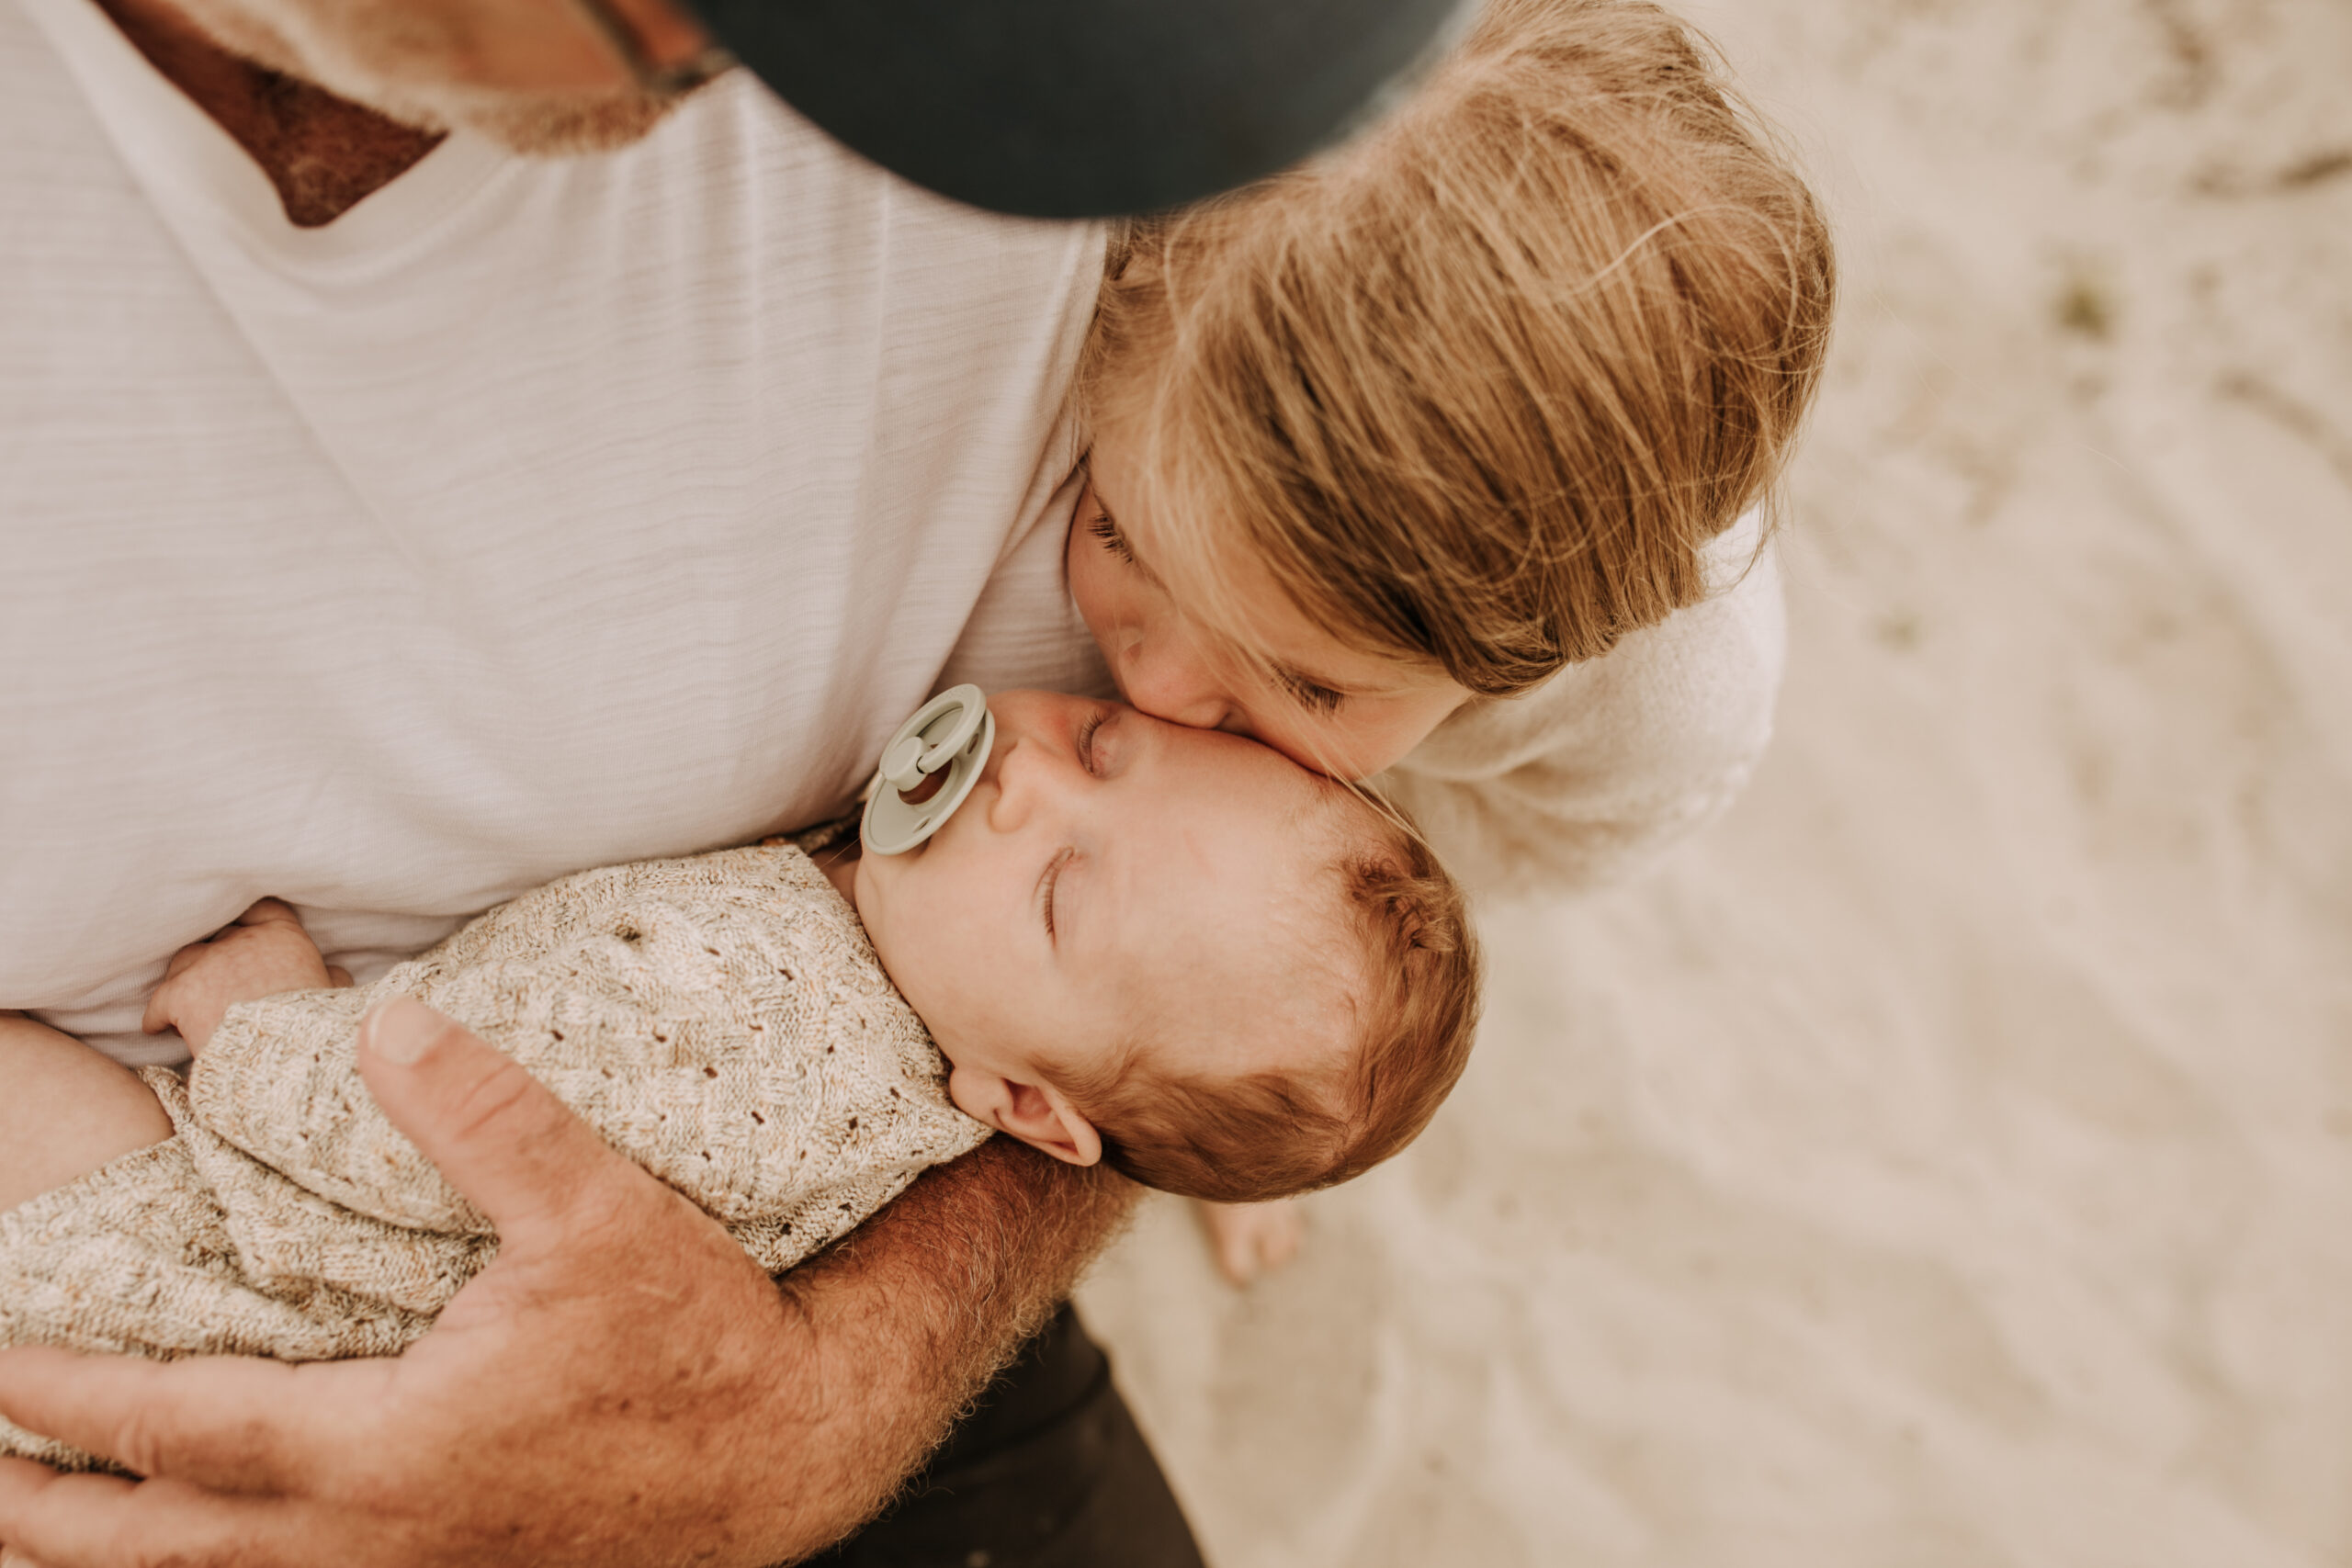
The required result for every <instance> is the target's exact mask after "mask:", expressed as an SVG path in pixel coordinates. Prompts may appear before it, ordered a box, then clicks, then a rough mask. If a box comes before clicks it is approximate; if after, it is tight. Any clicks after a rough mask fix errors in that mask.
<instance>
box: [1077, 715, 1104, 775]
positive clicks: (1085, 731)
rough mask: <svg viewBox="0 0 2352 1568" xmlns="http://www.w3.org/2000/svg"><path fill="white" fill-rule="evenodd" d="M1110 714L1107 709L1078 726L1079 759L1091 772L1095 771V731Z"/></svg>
mask: <svg viewBox="0 0 2352 1568" xmlns="http://www.w3.org/2000/svg"><path fill="white" fill-rule="evenodd" d="M1110 716H1111V715H1110V713H1109V711H1108V710H1107V709H1106V710H1104V711H1103V712H1100V713H1097V714H1095V715H1094V716H1093V717H1091V718H1090V719H1088V720H1087V721H1086V722H1085V723H1084V724H1081V725H1080V726H1079V727H1078V760H1079V761H1080V762H1082V763H1084V764H1085V765H1086V771H1087V772H1088V773H1092V772H1093V771H1094V732H1095V731H1096V730H1098V729H1100V728H1103V720H1104V719H1106V718H1108V717H1110Z"/></svg>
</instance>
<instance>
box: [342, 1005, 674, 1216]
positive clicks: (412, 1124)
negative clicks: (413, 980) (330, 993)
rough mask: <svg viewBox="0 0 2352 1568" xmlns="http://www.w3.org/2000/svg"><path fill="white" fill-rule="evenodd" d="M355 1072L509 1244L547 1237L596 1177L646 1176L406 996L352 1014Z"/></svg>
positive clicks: (593, 1187) (541, 1091) (596, 1185)
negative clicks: (355, 1020) (359, 1015)
mask: <svg viewBox="0 0 2352 1568" xmlns="http://www.w3.org/2000/svg"><path fill="white" fill-rule="evenodd" d="M359 1076H360V1077H362V1078H364V1079H365V1080H366V1081H367V1084H368V1092H369V1093H371V1094H373V1095H374V1096H375V1097H376V1103H377V1104H378V1105H379V1106H381V1107H383V1111H384V1114H385V1116H386V1117H388V1118H389V1119H390V1121H391V1123H392V1125H393V1126H395V1127H398V1128H399V1129H400V1130H401V1132H402V1133H403V1134H407V1136H408V1139H409V1141H410V1142H411V1143H413V1144H414V1145H416V1146H417V1148H418V1149H419V1150H420V1151H421V1152H423V1154H424V1157H425V1158H427V1159H429V1160H431V1161H432V1162H433V1163H434V1164H435V1166H437V1167H439V1168H440V1170H441V1174H442V1175H443V1176H445V1177H447V1179H448V1180H449V1184H450V1185H451V1186H452V1187H455V1188H456V1189H457V1190H458V1191H460V1192H462V1193H464V1194H465V1195H466V1196H467V1198H469V1199H470V1200H471V1201H472V1202H473V1204H474V1206H475V1207H477V1208H479V1209H480V1210H481V1212H482V1213H485V1214H487V1215H489V1216H490V1221H491V1224H494V1225H496V1226H497V1227H498V1233H499V1235H500V1236H501V1237H502V1238H503V1240H504V1241H505V1243H506V1245H507V1246H508V1247H525V1246H528V1245H530V1244H531V1243H533V1242H534V1241H537V1240H540V1239H543V1238H544V1239H547V1240H549V1241H553V1240H555V1239H556V1238H558V1237H559V1236H560V1235H561V1234H562V1232H563V1231H564V1229H565V1221H566V1220H567V1218H569V1217H570V1216H571V1214H572V1213H574V1212H575V1211H576V1210H577V1209H578V1208H579V1207H580V1206H581V1204H582V1201H583V1200H586V1199H589V1198H591V1197H592V1196H594V1193H595V1192H596V1191H598V1190H601V1189H602V1187H603V1186H604V1185H605V1184H607V1183H610V1182H612V1181H614V1180H616V1179H617V1180H620V1181H622V1182H624V1183H625V1182H627V1181H628V1180H629V1179H631V1178H635V1179H638V1180H644V1181H650V1180H651V1178H650V1177H647V1176H646V1175H645V1174H644V1173H643V1172H642V1171H639V1169H638V1168H636V1167H635V1166H633V1165H631V1164H629V1162H628V1161H627V1160H625V1159H623V1158H622V1157H621V1156H619V1155H617V1154H616V1153H614V1152H613V1150H612V1149H610V1148H609V1147H607V1146H606V1145H605V1142H604V1140H603V1139H601V1138H599V1137H598V1136H597V1135H596V1134H595V1132H594V1129H593V1128H591V1127H590V1126H589V1125H588V1123H586V1122H582V1120H580V1118H579V1117H577V1116H575V1115H573V1114H572V1113H571V1110H570V1108H568V1107H567V1106H565V1104H564V1103H563V1102H562V1101H561V1100H558V1099H557V1098H556V1097H555V1096H554V1095H553V1094H551V1093H549V1092H548V1089H547V1087H546V1086H545V1085H544V1084H542V1083H540V1082H539V1081H538V1080H537V1078H535V1077H532V1076H531V1075H530V1074H529V1073H526V1072H525V1071H524V1070H523V1069H522V1068H521V1067H520V1066H516V1065H515V1060H514V1058H512V1057H510V1056H508V1055H505V1054H503V1052H500V1051H498V1050H495V1049H493V1048H492V1047H491V1046H489V1045H486V1044H484V1043H482V1042H481V1039H480V1038H479V1037H478V1036H476V1035H475V1034H474V1033H473V1032H471V1031H469V1030H468V1029H466V1028H464V1027H463V1026H462V1025H460V1024H459V1023H458V1022H457V1021H455V1020H453V1019H451V1018H449V1017H448V1016H447V1014H444V1013H440V1012H436V1011H435V1010H433V1009H432V1008H429V1007H427V1006H425V1005H424V1003H423V1002H420V1001H417V1000H416V999H414V998H411V997H395V998H392V999H391V1000H390V1001H388V1002H386V1003H384V1004H383V1005H382V1006H381V1007H379V1008H377V1009H376V1010H374V1011H373V1012H370V1013H369V1014H368V1016H367V1017H366V1018H365V1019H363V1020H361V1021H360V1024H359Z"/></svg>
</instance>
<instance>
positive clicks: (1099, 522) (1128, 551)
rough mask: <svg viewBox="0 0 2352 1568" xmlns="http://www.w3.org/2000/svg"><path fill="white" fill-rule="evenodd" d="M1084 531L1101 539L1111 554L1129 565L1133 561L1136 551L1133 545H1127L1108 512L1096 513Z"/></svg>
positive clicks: (1124, 537)
mask: <svg viewBox="0 0 2352 1568" xmlns="http://www.w3.org/2000/svg"><path fill="white" fill-rule="evenodd" d="M1086 531H1087V532H1088V533H1090V534H1091V535H1093V536H1095V537H1096V538H1098V539H1100V540H1102V541H1103V544H1104V545H1105V546H1106V547H1108V548H1109V549H1110V551H1111V553H1112V554H1113V555H1114V556H1116V557H1118V558H1120V559H1121V560H1123V561H1126V562H1127V563H1129V564H1130V565H1132V564H1133V563H1134V561H1135V558H1136V552H1135V550H1134V548H1133V547H1131V546H1130V545H1128V543H1127V536H1125V534H1122V533H1120V532H1119V525H1117V524H1116V523H1114V522H1112V521H1111V514H1110V513H1107V512H1098V513H1095V514H1094V521H1093V522H1091V523H1089V524H1088V525H1086Z"/></svg>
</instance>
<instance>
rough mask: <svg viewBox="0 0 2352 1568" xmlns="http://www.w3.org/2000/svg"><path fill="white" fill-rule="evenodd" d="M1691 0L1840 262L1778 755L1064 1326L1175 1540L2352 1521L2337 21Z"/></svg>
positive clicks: (1731, 1555)
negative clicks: (1308, 1178) (1282, 1194)
mask: <svg viewBox="0 0 2352 1568" xmlns="http://www.w3.org/2000/svg"><path fill="white" fill-rule="evenodd" d="M1698 14H1699V15H1700V16H1701V17H1702V20H1703V22H1704V23H1705V25H1707V26H1709V27H1710V28H1712V29H1713V30H1714V32H1715V33H1716V35H1717V37H1718V38H1720V39H1722V41H1723V42H1724V46H1725V48H1726V50H1727V51H1728V52H1729V54H1730V55H1731V57H1732V59H1733V61H1734V62H1735V63H1736V66H1737V67H1738V69H1739V70H1740V72H1741V73H1742V76H1743V78H1744V80H1745V81H1746V82H1747V85H1748V87H1749V89H1750V91H1751V92H1752V93H1753V95H1754V96H1755V97H1756V98H1757V99H1758V101H1759V103H1761V104H1762V105H1763V106H1764V107H1766V108H1767V110H1768V111H1769V112H1770V114H1771V115H1772V116H1774V117H1775V118H1778V119H1780V120H1781V122H1782V123H1783V124H1785V125H1786V126H1787V127H1788V128H1789V130H1790V132H1791V135H1792V139H1793V141H1794V142H1795V144H1796V145H1797V146H1798V148H1799V149H1800V150H1801V154H1802V156H1803V157H1804V159H1805V161H1806V162H1807V164H1808V165H1809V166H1810V167H1811V168H1812V169H1813V170H1814V171H1815V174H1816V175H1817V176H1818V180H1819V184H1820V186H1821V187H1822V188H1823V190H1824V191H1825V192H1826V195H1827V197H1828V198H1829V200H1830V202H1831V205H1832V207H1833V209H1834V210H1835V212H1836V214H1837V217H1838V224H1839V229H1840V233H1841V235H1842V240H1843V254H1844V259H1845V264H1846V268H1847V274H1846V276H1847V279H1848V283H1847V292H1846V303H1845V308H1844V311H1843V315H1842V318H1841V322H1840V327H1839V338H1838V348H1837V353H1836V356H1835V362H1834V365H1833V367H1832V370H1831V373H1830V376H1829V379H1828V384H1827V386H1826V391H1825V393H1824V397H1823V400H1822V404H1821V408H1820V412H1819V415H1818V420H1817V423H1816V424H1815V427H1814V430H1813V432H1812V434H1811V436H1810V439H1809V442H1808V445H1807V446H1806V448H1805V451H1804V456H1803V457H1802V459H1801V461H1800V462H1799V464H1798V466H1797V468H1796V469H1795V472H1794V474H1793V477H1792V487H1791V499H1792V513H1791V532H1790V534H1789V536H1788V537H1789V555H1788V563H1789V567H1790V575H1791V579H1792V590H1791V610H1792V622H1793V630H1792V638H1793V645H1792V658H1791V666H1790V675H1789V683H1788V688H1787V692H1786V695H1785V698H1784V701H1783V705H1782V710H1781V736H1780V739H1779V742H1778V744H1777V747H1776V750H1774V752H1773V754H1772V757H1771V759H1770V761H1769V763H1768V764H1767V766H1766V767H1765V768H1764V769H1763V771H1762V773H1760V775H1759V777H1758V780H1757V783H1756V784H1755V786H1754V788H1753V790H1752V791H1751V792H1750V794H1749V795H1747V798H1746V799H1745V800H1744V801H1742V802H1741V803H1740V804H1739V805H1738V806H1737V807H1736V808H1735V809H1734V811H1733V812H1732V814H1731V815H1730V816H1729V817H1728V818H1725V819H1724V820H1723V821H1722V822H1720V823H1719V824H1717V825H1715V826H1714V827H1713V828H1712V829H1709V830H1708V831H1706V832H1705V833H1704V834H1702V836H1701V837H1699V838H1698V839H1696V840H1693V841H1692V842H1691V843H1690V844H1689V845H1687V846H1686V847H1685V848H1683V849H1682V850H1680V851H1679V852H1677V853H1676V855H1675V856H1674V857H1673V858H1672V859H1671V860H1670V861H1669V862H1668V863H1667V864H1666V865H1665V866H1664V867H1662V868H1661V869H1660V870H1659V871H1658V872H1657V874H1655V875H1653V876H1652V877H1651V878H1649V879H1648V880H1646V881H1645V882H1643V883H1641V884H1639V885H1637V886H1632V887H1629V888H1626V889H1623V890H1619V891H1616V892H1613V893H1610V894H1607V895H1603V896H1599V897H1589V898H1586V899H1583V900H1580V901H1557V902H1541V903H1530V904H1524V905H1513V906H1506V907H1497V908H1490V909H1488V910H1487V919H1486V926H1487V932H1488V935H1489V940H1490V942H1491V944H1492V949H1493V953H1494V956H1495V965H1494V979H1493V985H1492V987H1491V992H1490V1018H1489V1021H1488V1023H1487V1028H1486V1030H1485V1032H1484V1034H1483V1036H1482V1039H1481V1043H1480V1046H1479V1052H1478V1056H1477V1059H1476V1063H1475V1065H1474V1066H1473V1067H1472V1068H1471V1071H1470V1073H1469V1075H1468V1077H1467V1078H1466V1080H1465V1081H1464V1084H1463V1086H1462V1089H1461V1090H1460V1092H1459V1093H1458V1094H1457V1095H1456V1096H1455V1097H1454V1100H1453V1102H1452V1103H1451V1104H1450V1105H1449V1106H1448V1107H1447V1109H1446V1110H1445V1111H1444V1112H1443V1113H1442V1117H1441V1119H1440V1120H1439V1122H1438V1123H1437V1124H1436V1125H1435V1126H1434V1127H1433V1128H1432V1129H1431V1131H1430V1134H1428V1136H1427V1137H1426V1138H1424V1139H1423V1140H1422V1142H1421V1143H1420V1144H1419V1145H1418V1146H1416V1147H1415V1148H1414V1149H1412V1150H1411V1151H1409V1152H1408V1154H1407V1155H1406V1156H1404V1157H1402V1158H1400V1159H1398V1160H1397V1161H1396V1162H1395V1163H1394V1164H1393V1165H1391V1166H1389V1167H1387V1168H1384V1169H1382V1170H1380V1171H1378V1172H1375V1173H1374V1175H1373V1176H1371V1177H1369V1178H1367V1179H1364V1180H1363V1181H1361V1182H1359V1183H1357V1184H1356V1185H1354V1186H1353V1187H1351V1188H1349V1189H1345V1190H1340V1191H1338V1192H1335V1193H1330V1194H1327V1195H1325V1196H1323V1197H1321V1198H1319V1199H1317V1200H1314V1201H1311V1203H1310V1214H1311V1222H1312V1224H1313V1227H1314V1228H1313V1231H1312V1234H1311V1235H1310V1239H1309V1244H1308V1248H1307V1251H1306V1255H1305V1256H1304V1257H1303V1258H1302V1259H1301V1260H1300V1261H1299V1262H1298V1263H1297V1264H1296V1265H1295V1266H1294V1267H1293V1268H1292V1269H1289V1270H1288V1271H1286V1272H1284V1273H1283V1274H1281V1275H1279V1276H1277V1277H1275V1278H1274V1279H1272V1280H1268V1281H1266V1282H1263V1283H1261V1285H1259V1286H1258V1287H1256V1288H1255V1289H1253V1290H1252V1291H1250V1292H1247V1293H1241V1292H1234V1291H1231V1290H1229V1289H1228V1288H1227V1287H1225V1286H1224V1285H1222V1284H1220V1283H1218V1282H1216V1280H1215V1279H1214V1277H1213V1275H1212V1274H1211V1271H1210V1269H1209V1267H1208V1264H1207V1261H1206V1257H1205V1254H1204V1251H1203V1249H1202V1247H1201V1246H1200V1243H1199V1241H1198V1239H1197V1237H1196V1235H1194V1233H1193V1229H1192V1226H1191V1222H1190V1220H1189V1218H1188V1216H1187V1215H1186V1214H1185V1213H1184V1212H1183V1210H1182V1206H1181V1205H1178V1204H1174V1203H1172V1202H1163V1203H1156V1204H1154V1205H1153V1206H1151V1207H1150V1208H1149V1209H1148V1211H1147V1212H1146V1213H1145V1215H1144V1217H1143V1219H1142V1220H1141V1222H1140V1223H1139V1224H1138V1226H1137V1229H1136V1233H1135V1235H1133V1236H1132V1237H1130V1238H1129V1240H1128V1241H1127V1242H1126V1243H1125V1244H1123V1245H1122V1247H1120V1248H1119V1249H1118V1250H1117V1251H1116V1252H1115V1253H1114V1255H1113V1256H1112V1257H1111V1258H1109V1259H1107V1260H1106V1262H1105V1263H1104V1265H1103V1267H1102V1268H1101V1269H1100V1270H1099V1271H1098V1273H1097V1275H1096V1277H1095V1278H1094V1280H1092V1281H1091V1284H1090V1285H1089V1287H1088V1288H1087V1290H1086V1291H1085V1292H1084V1293H1083V1295H1082V1298H1081V1300H1082V1303H1083V1304H1084V1307H1085V1310H1086V1311H1087V1313H1088V1314H1089V1316H1090V1318H1091V1321H1092V1322H1093V1323H1094V1324H1095V1325H1096V1326H1097V1327H1098V1329H1099V1330H1101V1331H1102V1332H1103V1334H1104V1336H1105V1337H1107V1339H1108V1340H1109V1341H1110V1342H1111V1344H1112V1345H1113V1347H1114V1351H1115V1353H1116V1355H1117V1358H1118V1364H1119V1367H1120V1371H1121V1375H1122V1378H1123V1380H1124V1382H1125V1384H1126V1386H1127V1388H1128V1389H1129V1391H1130V1393H1131V1395H1132V1398H1133V1401H1134V1404H1135V1405H1136V1409H1137V1412H1138V1414H1139V1416H1140V1417H1141V1419H1142V1420H1143V1422H1144V1423H1145V1425H1146V1427H1147V1429H1148V1432H1149V1434H1150V1435H1151V1437H1152V1438H1153V1439H1154V1441H1155V1442H1156V1443H1157V1444H1158V1446H1159V1449H1160V1450H1161V1452H1162V1454H1163V1456H1164V1457H1165V1459H1166V1461H1167V1464H1168V1467H1169V1470H1170V1474H1171V1477H1172V1479H1173V1480H1174V1482H1175V1483H1176V1485H1177V1487H1178V1489H1179V1491H1180V1493H1181V1494H1182V1496H1183V1498H1184V1499H1185V1501H1186V1503H1187V1505H1188V1506H1189V1507H1190V1509H1191V1510H1192V1512H1193V1517H1194V1518H1195V1520H1196V1521H1197V1524H1198V1527H1199V1529H1200V1533H1201V1536H1202V1538H1203V1540H1204V1546H1205V1547H1206V1549H1207V1550H1208V1551H1209V1554H1210V1556H1211V1559H1212V1561H1213V1562H1215V1563H1216V1564H1217V1565H1218V1568H1310V1565H1313V1568H1320V1565H1326V1564H1329V1565H1339V1564H1346V1565H1348V1568H1388V1565H1405V1564H1413V1565H1421V1564H1432V1565H1450V1564H1456V1563H1460V1564H1475V1565H1477V1568H1513V1565H1516V1564H1552V1563H1559V1564H1577V1565H1596V1568H1599V1565H1618V1564H1628V1565H1651V1564H1655V1565H1658V1568H1668V1565H1671V1568H1776V1565H1779V1564H1789V1565H1791V1568H2009V1565H2017V1568H2052V1565H2054V1568H2103V1565H2109V1564H2112V1565H2114V1568H2323V1565H2342V1564H2345V1563H2347V1562H2352V611H2347V608H2346V606H2347V604H2352V6H2346V5H2344V4H2342V3H2341V0H2293V3H2288V0H2278V3H2272V4H2263V3H2259V0H2210V3H2209V0H2141V3H2136V4H2135V3H2132V0H2079V3H2076V4H2071V5H2050V4H2045V3H2040V0H1980V3H1979V4H1975V5H1960V4H1956V3H1951V0H1910V3H1908V4H1898V3H1893V0H1878V3H1875V4H1865V3H1863V0H1750V3H1749V4H1747V5H1743V6H1738V7H1736V8H1735V7H1731V6H1717V7H1716V8H1714V9H1712V10H1707V11H1702V12H1700V13H1698Z"/></svg>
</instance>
